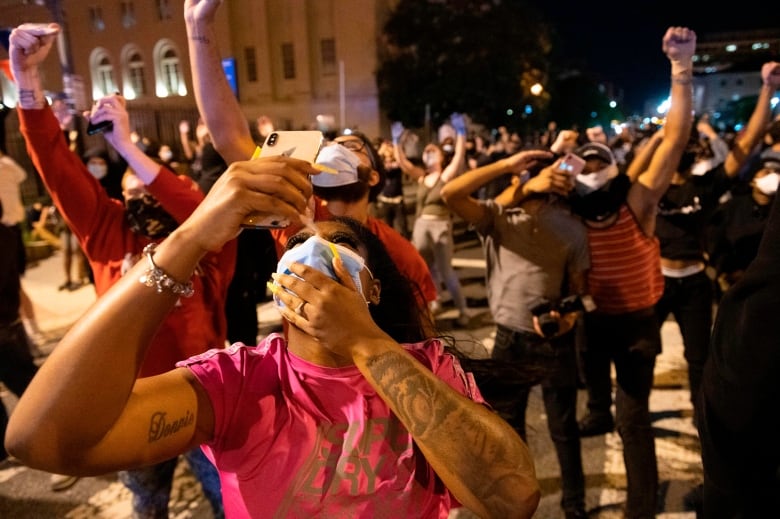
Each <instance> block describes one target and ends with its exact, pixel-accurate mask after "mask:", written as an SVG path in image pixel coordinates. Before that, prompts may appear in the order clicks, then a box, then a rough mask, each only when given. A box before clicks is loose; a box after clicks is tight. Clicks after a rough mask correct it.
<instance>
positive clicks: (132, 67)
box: [122, 45, 147, 99]
mask: <svg viewBox="0 0 780 519" xmlns="http://www.w3.org/2000/svg"><path fill="white" fill-rule="evenodd" d="M122 62H123V65H124V66H123V70H124V96H125V98H127V99H136V98H139V97H143V96H145V95H146V94H147V90H146V64H145V63H144V58H143V56H142V55H141V51H140V50H138V48H137V47H135V46H134V45H131V46H128V47H126V48H125V50H124V51H123V52H122Z"/></svg>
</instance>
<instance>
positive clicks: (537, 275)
mask: <svg viewBox="0 0 780 519" xmlns="http://www.w3.org/2000/svg"><path fill="white" fill-rule="evenodd" d="M567 160H568V161H569V163H573V161H572V158H571V157H569V156H566V157H563V158H559V159H557V160H555V161H554V162H553V154H552V153H550V152H548V151H541V150H527V151H521V152H519V153H516V154H514V155H511V156H510V157H507V158H505V159H501V160H499V161H496V162H493V163H491V164H488V165H486V166H483V167H481V168H477V169H473V170H471V171H468V172H466V173H464V174H463V175H460V176H458V177H456V178H454V179H452V180H450V181H449V182H448V183H447V184H445V185H444V186H443V187H442V190H441V196H442V198H443V199H444V200H445V201H446V203H447V206H448V207H449V208H450V209H451V210H452V211H453V212H454V213H455V214H457V215H458V216H460V217H461V218H463V219H464V220H465V221H466V222H468V223H469V224H471V225H473V226H474V227H475V229H476V231H477V233H478V234H479V235H480V237H481V238H482V244H483V250H484V254H485V259H486V261H487V264H488V268H487V271H486V272H487V274H486V286H487V296H488V303H489V305H490V311H491V314H492V317H493V321H494V322H495V323H496V335H495V344H494V346H493V350H492V351H491V357H492V358H493V359H494V360H496V361H500V362H503V363H505V364H506V365H508V366H523V367H524V369H529V367H531V366H533V367H535V369H537V370H539V371H540V372H542V373H544V374H545V376H544V378H543V379H542V395H543V399H544V406H545V410H546V412H547V424H548V428H549V430H550V437H551V438H552V440H553V444H554V445H555V451H556V454H557V456H558V463H559V465H560V468H561V482H562V496H561V508H562V509H563V511H564V513H565V516H566V519H577V518H580V519H583V518H585V517H587V514H586V512H585V473H584V470H583V467H582V455H581V451H580V437H579V430H578V428H577V357H576V351H575V334H574V326H575V324H576V322H577V317H578V315H579V312H569V313H562V312H563V310H559V308H558V303H559V302H560V301H561V300H563V299H564V298H565V297H567V296H571V295H575V296H586V295H587V289H586V283H585V275H586V271H587V270H588V268H589V267H590V255H589V251H588V239H587V233H586V231H585V226H584V225H583V224H582V222H581V221H580V220H579V218H577V217H576V216H574V215H572V214H571V211H570V209H569V207H568V204H567V202H566V199H567V197H568V195H569V192H570V191H571V189H572V188H573V187H574V178H575V175H574V172H573V171H571V170H570V168H571V167H572V166H571V164H567ZM501 175H508V176H511V178H512V181H511V184H510V186H509V187H508V188H507V189H505V190H504V191H503V192H502V193H500V194H499V195H498V196H497V197H496V198H494V199H488V200H478V199H476V198H475V197H473V196H472V195H471V193H474V192H476V191H477V190H478V189H479V188H480V187H481V186H483V185H485V184H487V183H489V182H491V181H493V180H494V179H496V178H497V177H499V176H501ZM540 301H548V302H550V304H551V308H552V310H550V311H549V312H547V313H546V314H542V315H539V316H535V315H534V308H535V307H536V306H537V305H538V303H539V302H540ZM543 318H548V319H550V324H552V325H554V326H553V327H552V328H553V330H554V331H552V333H549V334H548V333H545V331H546V330H545V329H543V328H542V327H541V326H540V320H541V319H543ZM545 328H546V327H545ZM482 389H483V394H484V395H485V398H486V399H487V401H488V402H490V403H491V405H493V407H494V408H495V409H497V410H498V411H499V413H500V414H501V415H502V417H503V418H504V419H506V420H507V421H508V422H509V424H510V425H512V426H513V427H514V428H515V430H516V431H517V432H518V433H519V434H520V436H521V437H523V438H525V437H526V436H525V434H526V430H525V412H526V408H527V406H528V396H529V393H530V390H531V388H530V387H527V386H521V387H505V388H502V389H498V390H495V391H494V393H495V396H494V395H493V394H490V393H488V389H490V388H488V387H486V386H483V388H482Z"/></svg>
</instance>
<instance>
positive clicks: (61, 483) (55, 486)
mask: <svg viewBox="0 0 780 519" xmlns="http://www.w3.org/2000/svg"><path fill="white" fill-rule="evenodd" d="M79 479H80V478H79V477H78V476H66V475H65V474H52V475H51V480H50V485H51V489H52V490H53V491H55V492H62V491H63V490H67V489H69V488H70V487H72V486H73V485H75V484H76V482H77V481H78V480H79Z"/></svg>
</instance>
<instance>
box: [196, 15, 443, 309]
mask: <svg viewBox="0 0 780 519" xmlns="http://www.w3.org/2000/svg"><path fill="white" fill-rule="evenodd" d="M221 4H222V2H220V1H214V0H186V1H185V3H184V19H185V22H186V27H187V36H188V43H189V55H190V65H191V67H192V79H193V86H194V92H195V101H196V102H197V104H198V111H199V112H200V115H201V116H202V117H203V120H204V122H205V123H206V125H207V126H208V129H209V132H210V134H211V137H212V140H213V143H214V146H215V148H216V149H217V151H219V153H220V154H221V155H222V156H223V157H224V158H225V161H226V162H227V163H228V164H230V163H232V162H235V161H241V160H247V159H249V158H250V157H251V156H252V154H253V153H254V151H255V148H256V144H255V142H254V140H253V139H252V134H251V132H250V129H249V124H248V123H247V121H246V118H245V117H244V114H243V112H242V110H241V107H240V105H239V104H238V101H237V100H236V97H235V96H234V95H233V91H232V90H231V88H230V85H229V84H228V82H227V79H226V78H225V74H224V73H223V71H222V60H221V55H220V52H219V46H218V41H219V39H218V37H217V31H216V29H215V26H214V25H215V24H214V18H215V16H216V13H217V9H218V8H219V6H220V5H221ZM334 142H336V143H338V144H339V145H340V146H343V147H344V148H345V149H346V150H348V151H349V152H350V153H351V154H353V155H354V156H355V157H356V158H357V160H358V162H357V167H354V168H348V169H344V170H343V171H342V172H341V173H340V174H339V175H337V176H334V175H328V174H325V175H318V176H316V177H313V178H312V183H313V184H314V194H315V197H314V199H313V210H314V220H315V222H317V221H323V220H327V219H328V218H330V217H331V216H350V217H352V218H355V219H356V220H358V221H360V222H361V223H363V224H364V225H366V226H367V227H368V228H369V229H371V232H373V233H374V234H376V235H377V236H379V238H380V239H381V240H382V243H384V244H385V246H386V247H387V250H388V251H389V252H390V254H391V256H392V258H393V261H395V262H396V264H397V265H398V268H399V269H400V270H401V272H403V273H404V275H405V276H407V277H408V278H409V279H410V280H412V281H413V282H414V283H415V284H416V285H417V286H418V287H419V291H418V294H419V296H418V297H417V298H416V299H415V300H413V301H410V304H416V305H417V306H418V307H419V309H420V311H422V312H427V311H428V308H427V307H428V304H429V303H432V302H433V301H435V300H436V296H437V290H436V286H435V284H434V281H433V277H432V276H431V272H430V270H429V268H428V265H427V264H426V262H425V260H424V259H423V257H422V256H421V255H420V253H419V252H418V251H417V249H415V248H414V246H413V245H412V244H411V243H410V242H409V240H407V239H406V238H404V237H403V236H402V235H401V234H400V233H399V232H398V231H396V230H395V229H393V228H392V227H391V226H389V225H387V224H386V223H385V222H384V221H382V220H380V219H379V218H375V217H373V216H371V215H370V214H369V204H370V203H371V202H372V201H374V200H375V199H376V197H377V195H378V194H379V193H380V192H381V191H382V188H383V186H384V183H385V177H386V173H385V168H384V164H383V161H382V159H381V157H380V156H379V153H378V152H377V150H376V148H374V145H373V143H372V142H371V140H370V139H369V138H368V137H366V136H365V135H363V134H361V133H360V132H352V133H350V134H348V135H347V134H344V135H340V136H338V137H336V138H335V139H334ZM300 228H301V226H300V225H299V224H298V223H297V221H296V222H293V224H292V225H290V226H288V227H285V228H282V229H272V231H271V233H272V234H273V236H274V239H275V240H276V245H277V255H281V253H282V252H283V250H284V247H285V244H286V242H287V240H288V239H289V238H290V236H292V235H293V234H295V233H296V232H297V231H298V230H300Z"/></svg>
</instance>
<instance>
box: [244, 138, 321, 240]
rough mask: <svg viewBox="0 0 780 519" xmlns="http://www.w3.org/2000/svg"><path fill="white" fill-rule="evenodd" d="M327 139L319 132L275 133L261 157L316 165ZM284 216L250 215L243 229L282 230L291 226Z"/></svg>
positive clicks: (268, 140) (267, 142)
mask: <svg viewBox="0 0 780 519" xmlns="http://www.w3.org/2000/svg"><path fill="white" fill-rule="evenodd" d="M324 142H325V138H324V137H323V135H322V132H320V131H317V130H300V131H274V132H271V133H270V134H268V137H266V139H265V143H264V144H263V147H262V149H261V150H260V153H259V157H273V156H282V157H293V158H296V159H301V160H305V161H307V162H311V163H314V161H315V159H316V158H317V154H318V153H319V152H320V148H322V145H323V143H324ZM290 223H291V222H290V219H289V218H287V217H284V216H276V215H271V216H265V215H249V216H248V217H247V218H246V219H245V220H244V221H243V222H242V223H241V227H244V228H249V229H280V228H284V227H287V226H288V225H290Z"/></svg>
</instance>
